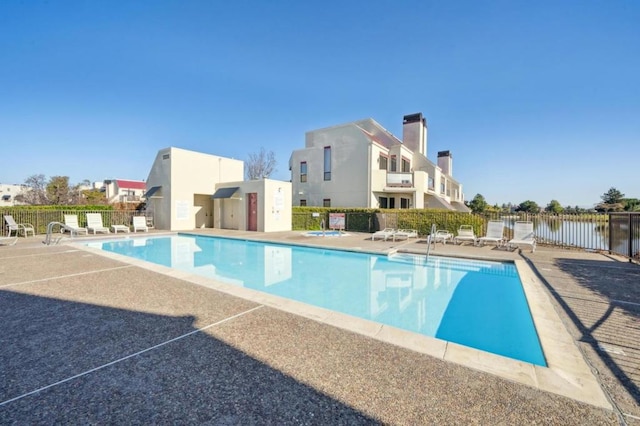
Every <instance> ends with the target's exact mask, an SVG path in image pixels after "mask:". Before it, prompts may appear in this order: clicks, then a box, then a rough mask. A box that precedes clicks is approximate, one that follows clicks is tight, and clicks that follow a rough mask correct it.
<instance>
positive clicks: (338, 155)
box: [289, 113, 469, 212]
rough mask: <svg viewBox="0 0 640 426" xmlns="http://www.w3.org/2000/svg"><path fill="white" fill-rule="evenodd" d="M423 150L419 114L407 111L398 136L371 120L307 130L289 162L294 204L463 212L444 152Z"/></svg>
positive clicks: (422, 122) (450, 161)
mask: <svg viewBox="0 0 640 426" xmlns="http://www.w3.org/2000/svg"><path fill="white" fill-rule="evenodd" d="M426 154H427V123H426V120H425V119H424V117H423V116H422V113H417V114H411V115H406V116H405V117H404V120H403V132H402V140H400V139H398V138H397V137H396V136H394V135H392V134H391V133H390V132H388V131H387V130H386V129H385V128H383V127H382V126H381V125H380V124H378V123H377V122H375V121H374V120H373V119H370V118H368V119H365V120H360V121H355V122H351V123H346V124H342V125H338V126H333V127H328V128H325V129H319V130H314V131H311V132H307V134H306V142H305V148H304V149H299V150H296V151H294V152H293V153H292V155H291V159H290V160H289V169H290V170H291V182H292V184H293V203H294V204H295V205H301V206H304V205H307V206H326V207H331V206H333V207H366V208H402V209H406V208H419V209H420V208H433V209H447V210H457V211H464V212H468V211H469V209H468V207H467V206H465V205H464V195H463V192H462V184H461V183H460V182H458V181H456V180H455V179H454V178H453V176H452V174H453V157H452V155H451V153H450V152H449V151H441V152H439V153H438V160H437V161H438V163H437V165H436V164H434V163H432V162H431V161H429V160H428V159H427V157H426Z"/></svg>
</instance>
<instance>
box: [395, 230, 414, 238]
mask: <svg viewBox="0 0 640 426" xmlns="http://www.w3.org/2000/svg"><path fill="white" fill-rule="evenodd" d="M396 238H406V239H407V240H408V239H409V238H418V231H416V230H415V229H398V230H397V231H396V232H394V233H393V241H395V240H396Z"/></svg>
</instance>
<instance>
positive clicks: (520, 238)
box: [509, 222, 536, 253]
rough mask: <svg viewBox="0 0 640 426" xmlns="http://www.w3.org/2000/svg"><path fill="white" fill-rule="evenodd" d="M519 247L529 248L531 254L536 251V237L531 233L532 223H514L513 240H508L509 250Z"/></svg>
mask: <svg viewBox="0 0 640 426" xmlns="http://www.w3.org/2000/svg"><path fill="white" fill-rule="evenodd" d="M521 245H529V246H531V253H533V252H534V251H536V236H535V234H534V233H533V222H516V223H515V226H514V227H513V239H512V240H509V247H510V248H519V247H520V246H521Z"/></svg>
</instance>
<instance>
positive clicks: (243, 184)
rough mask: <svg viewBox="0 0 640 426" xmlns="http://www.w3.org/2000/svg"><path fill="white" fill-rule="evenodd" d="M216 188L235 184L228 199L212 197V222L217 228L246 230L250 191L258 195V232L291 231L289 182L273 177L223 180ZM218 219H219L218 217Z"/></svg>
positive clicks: (290, 187)
mask: <svg viewBox="0 0 640 426" xmlns="http://www.w3.org/2000/svg"><path fill="white" fill-rule="evenodd" d="M216 186H217V188H216V189H219V188H229V187H238V190H237V191H236V193H235V194H234V195H233V196H232V197H231V198H222V199H216V200H214V217H215V218H216V220H214V225H215V227H216V228H222V229H237V230H240V231H246V230H247V229H248V219H249V217H248V207H249V206H248V203H249V196H248V194H249V193H256V194H257V196H258V212H257V217H258V223H257V232H281V231H291V221H292V214H291V205H292V204H291V202H292V201H291V189H292V185H291V183H290V182H284V181H279V180H272V179H261V180H250V181H236V182H224V183H221V184H218V185H216ZM218 218H219V219H220V220H218Z"/></svg>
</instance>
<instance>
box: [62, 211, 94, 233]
mask: <svg viewBox="0 0 640 426" xmlns="http://www.w3.org/2000/svg"><path fill="white" fill-rule="evenodd" d="M64 231H69V232H71V233H72V234H74V233H75V234H87V233H88V231H87V228H83V227H81V226H80V225H78V215H77V214H65V215H64V227H63V228H60V232H61V233H64Z"/></svg>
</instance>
